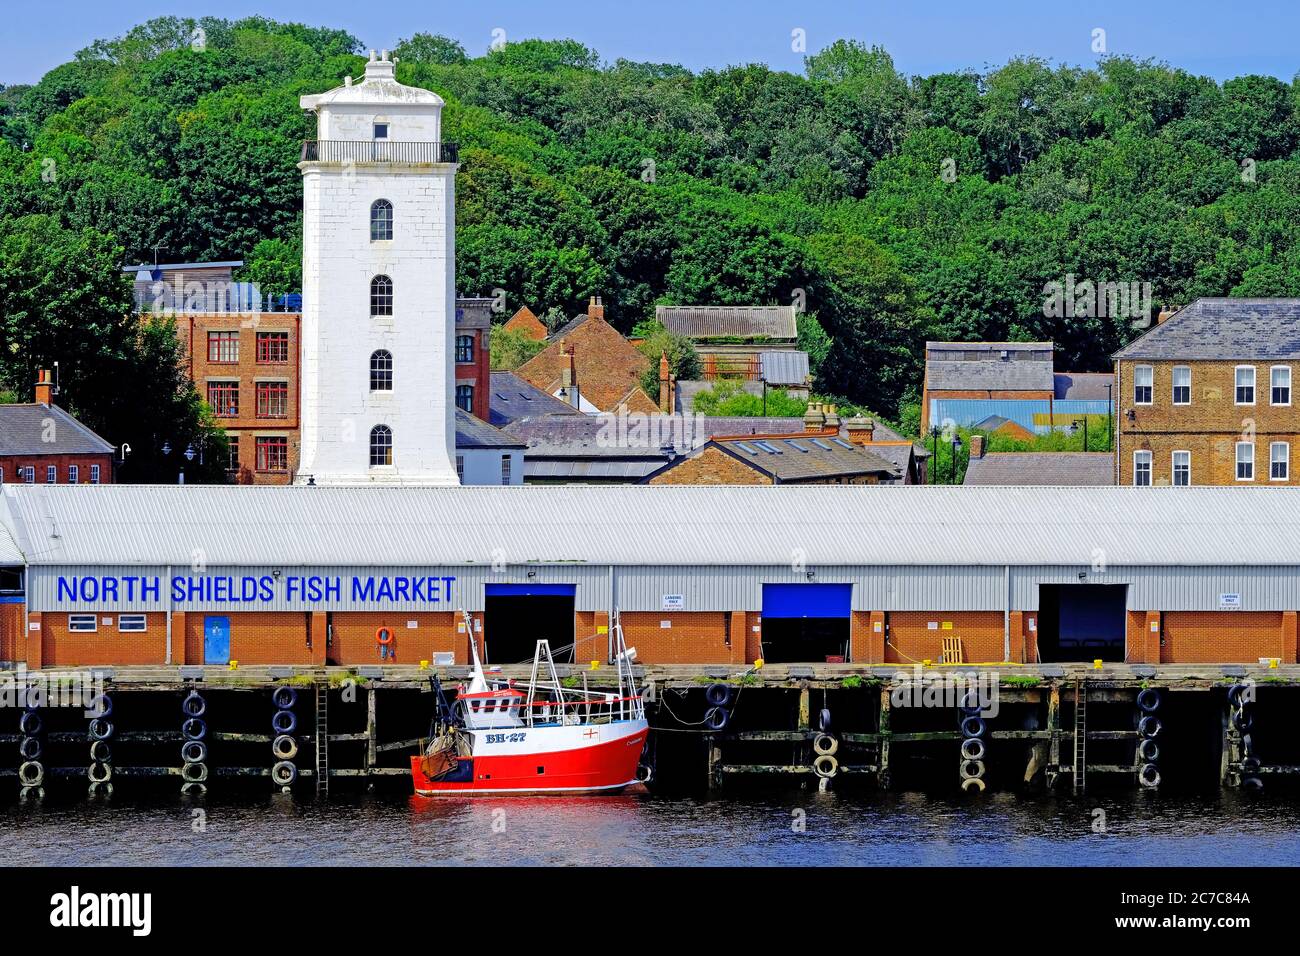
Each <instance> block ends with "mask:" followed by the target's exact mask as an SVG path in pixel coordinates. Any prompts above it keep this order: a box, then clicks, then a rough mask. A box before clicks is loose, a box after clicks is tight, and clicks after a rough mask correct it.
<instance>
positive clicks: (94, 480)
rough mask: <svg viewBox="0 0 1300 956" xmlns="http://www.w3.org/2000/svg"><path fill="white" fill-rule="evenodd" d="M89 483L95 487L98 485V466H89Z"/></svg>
mask: <svg viewBox="0 0 1300 956" xmlns="http://www.w3.org/2000/svg"><path fill="white" fill-rule="evenodd" d="M90 483H91V484H92V485H97V484H99V466H98V465H91V466H90Z"/></svg>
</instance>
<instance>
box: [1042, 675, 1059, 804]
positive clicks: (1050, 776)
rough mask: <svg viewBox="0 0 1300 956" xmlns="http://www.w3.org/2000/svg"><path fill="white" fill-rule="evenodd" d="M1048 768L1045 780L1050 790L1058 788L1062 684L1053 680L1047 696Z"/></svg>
mask: <svg viewBox="0 0 1300 956" xmlns="http://www.w3.org/2000/svg"><path fill="white" fill-rule="evenodd" d="M1047 732H1048V735H1049V736H1048V745H1047V770H1046V772H1045V774H1044V780H1045V782H1046V784H1047V789H1048V790H1054V789H1056V778H1057V776H1058V775H1059V773H1060V768H1061V685H1060V684H1058V683H1056V682H1055V681H1053V682H1052V687H1051V690H1050V691H1049V692H1048V697H1047Z"/></svg>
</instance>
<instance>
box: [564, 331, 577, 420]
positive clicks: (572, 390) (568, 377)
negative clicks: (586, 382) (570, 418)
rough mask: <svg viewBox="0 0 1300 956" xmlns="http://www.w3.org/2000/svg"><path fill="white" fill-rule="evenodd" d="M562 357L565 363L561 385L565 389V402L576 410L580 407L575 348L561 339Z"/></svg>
mask: <svg viewBox="0 0 1300 956" xmlns="http://www.w3.org/2000/svg"><path fill="white" fill-rule="evenodd" d="M560 357H561V359H562V360H563V362H564V365H563V367H562V368H561V369H560V384H561V385H562V386H563V387H564V391H565V395H566V398H565V400H566V401H567V402H568V403H569V404H570V405H572V406H573V407H574V408H577V407H578V388H577V385H578V366H577V362H576V361H575V357H574V348H573V346H571V345H567V344H566V343H565V341H564V339H560Z"/></svg>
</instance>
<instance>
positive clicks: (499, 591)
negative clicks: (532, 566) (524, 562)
mask: <svg viewBox="0 0 1300 956" xmlns="http://www.w3.org/2000/svg"><path fill="white" fill-rule="evenodd" d="M577 593H578V586H577V585H576V584H485V585H484V594H485V596H487V597H543V596H549V597H573V596H574V595H576V594H577Z"/></svg>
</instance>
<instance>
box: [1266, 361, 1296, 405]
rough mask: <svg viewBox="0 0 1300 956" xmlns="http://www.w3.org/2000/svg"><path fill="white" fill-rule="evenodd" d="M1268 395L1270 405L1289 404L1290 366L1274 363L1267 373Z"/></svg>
mask: <svg viewBox="0 0 1300 956" xmlns="http://www.w3.org/2000/svg"><path fill="white" fill-rule="evenodd" d="M1268 384H1269V395H1268V400H1269V403H1270V404H1272V405H1290V404H1291V366H1289V365H1274V366H1273V368H1272V369H1270V370H1269V374H1268Z"/></svg>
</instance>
